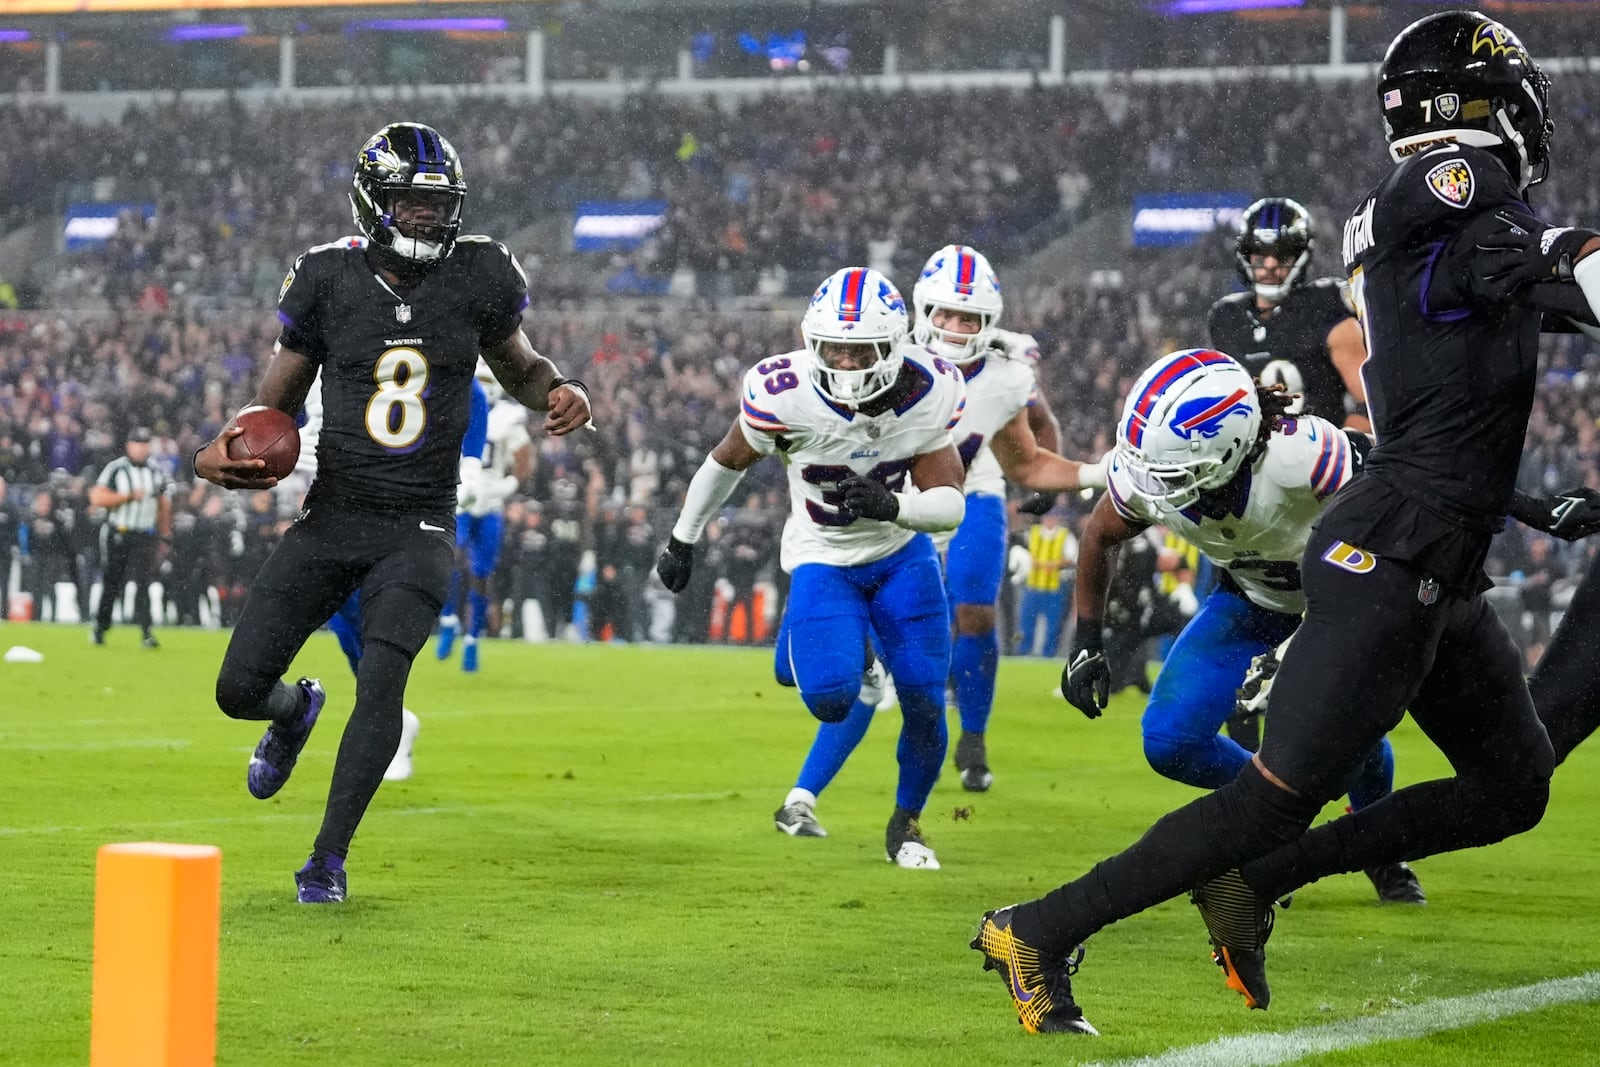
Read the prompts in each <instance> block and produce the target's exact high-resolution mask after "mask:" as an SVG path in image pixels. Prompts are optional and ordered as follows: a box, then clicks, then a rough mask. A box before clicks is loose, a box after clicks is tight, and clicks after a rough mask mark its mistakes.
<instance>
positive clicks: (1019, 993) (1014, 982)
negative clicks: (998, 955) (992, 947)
mask: <svg viewBox="0 0 1600 1067" xmlns="http://www.w3.org/2000/svg"><path fill="white" fill-rule="evenodd" d="M1006 979H1007V981H1009V982H1010V983H1011V995H1012V996H1014V997H1016V998H1017V1003H1018V1004H1028V1003H1030V1002H1031V1001H1032V1000H1033V994H1032V993H1030V992H1028V991H1027V990H1026V989H1025V988H1023V985H1022V975H1021V973H1020V972H1018V970H1017V961H1016V960H1014V959H1012V958H1011V954H1010V953H1009V952H1008V953H1007V954H1006Z"/></svg>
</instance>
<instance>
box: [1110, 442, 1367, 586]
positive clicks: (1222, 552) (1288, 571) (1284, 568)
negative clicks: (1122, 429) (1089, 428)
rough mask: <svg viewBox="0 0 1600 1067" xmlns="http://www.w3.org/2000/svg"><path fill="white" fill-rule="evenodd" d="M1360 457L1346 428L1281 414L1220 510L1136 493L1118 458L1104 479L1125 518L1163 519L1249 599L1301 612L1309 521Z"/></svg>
mask: <svg viewBox="0 0 1600 1067" xmlns="http://www.w3.org/2000/svg"><path fill="white" fill-rule="evenodd" d="M1355 460H1356V457H1355V456H1354V455H1353V454H1352V449H1351V446H1350V439H1349V438H1348V437H1346V436H1345V433H1344V431H1343V430H1341V429H1339V428H1337V427H1336V426H1334V425H1333V424H1332V423H1330V422H1328V421H1327V420H1326V419H1320V418H1317V417H1316V416H1314V415H1313V416H1306V417H1304V418H1300V419H1285V420H1284V421H1283V425H1282V427H1281V428H1280V429H1279V430H1278V432H1276V433H1274V434H1273V435H1272V436H1271V437H1269V438H1268V439H1267V447H1266V449H1265V450H1264V451H1263V452H1262V454H1261V455H1260V456H1259V457H1258V458H1257V459H1256V461H1255V462H1254V463H1253V464H1251V466H1250V467H1249V469H1248V470H1246V471H1245V472H1244V474H1243V475H1242V478H1243V482H1242V485H1241V492H1240V493H1239V494H1237V495H1236V496H1234V497H1233V498H1232V501H1231V507H1228V508H1227V509H1226V510H1225V511H1224V513H1223V514H1222V515H1221V516H1220V517H1219V516H1216V515H1213V514H1211V513H1202V511H1201V510H1200V506H1199V505H1195V506H1191V507H1187V508H1182V509H1178V508H1174V507H1172V506H1171V505H1169V504H1162V503H1158V502H1155V501H1152V500H1150V499H1149V498H1148V497H1145V496H1142V495H1140V494H1138V493H1136V492H1134V488H1135V484H1136V483H1135V481H1134V478H1135V474H1134V472H1133V471H1131V470H1129V469H1128V468H1127V467H1126V466H1124V465H1123V464H1122V463H1121V462H1120V458H1113V459H1112V461H1111V469H1110V471H1109V472H1108V475H1107V479H1106V481H1107V489H1108V491H1109V493H1110V496H1111V503H1112V504H1113V505H1114V506H1115V507H1116V509H1117V513H1118V514H1120V515H1121V516H1122V517H1123V518H1124V519H1126V520H1127V521H1128V522H1130V523H1133V524H1135V525H1138V526H1148V525H1155V524H1160V525H1163V526H1166V527H1167V528H1168V529H1170V530H1171V531H1172V532H1173V533H1175V534H1177V535H1178V536H1179V537H1181V538H1183V539H1184V540H1185V541H1188V542H1189V543H1190V544H1191V545H1194V546H1195V547H1196V548H1198V549H1199V550H1200V551H1201V552H1202V553H1204V554H1205V556H1206V558H1207V559H1209V560H1211V561H1212V562H1213V563H1215V564H1217V566H1219V567H1223V568H1225V569H1226V570H1227V572H1228V575H1229V576H1230V577H1231V578H1232V579H1233V580H1234V582H1235V583H1236V584H1237V585H1238V586H1239V588H1240V590H1241V591H1243V593H1244V594H1245V596H1246V597H1248V598H1249V599H1250V601H1251V602H1252V603H1254V604H1256V605H1257V606H1259V607H1263V608H1266V609H1268V610H1269V611H1281V612H1285V613H1287V614H1292V615H1298V614H1300V613H1301V612H1303V611H1304V610H1305V607H1306V601H1305V594H1304V593H1302V592H1301V590H1300V557H1301V556H1302V555H1304V554H1305V548H1306V540H1307V538H1308V537H1309V536H1310V534H1311V526H1312V524H1313V523H1314V522H1315V521H1316V519H1317V516H1318V515H1320V514H1321V513H1322V508H1323V504H1324V502H1325V501H1326V500H1327V499H1328V498H1329V497H1330V496H1332V495H1333V493H1334V491H1335V490H1337V489H1338V488H1339V487H1340V486H1342V485H1344V484H1345V483H1346V482H1348V481H1349V480H1350V478H1351V476H1352V475H1353V474H1354V468H1355Z"/></svg>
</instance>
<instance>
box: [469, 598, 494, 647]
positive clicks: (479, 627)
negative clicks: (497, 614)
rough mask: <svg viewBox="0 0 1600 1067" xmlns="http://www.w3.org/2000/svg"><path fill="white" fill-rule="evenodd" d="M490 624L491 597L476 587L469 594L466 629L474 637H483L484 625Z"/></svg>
mask: <svg viewBox="0 0 1600 1067" xmlns="http://www.w3.org/2000/svg"><path fill="white" fill-rule="evenodd" d="M488 625H489V598H488V596H487V595H485V594H483V593H480V592H479V591H478V590H476V589H474V590H473V591H472V592H470V593H468V594H467V626H466V631H467V633H468V634H470V635H472V636H473V637H482V636H483V629H484V627H486V626H488Z"/></svg>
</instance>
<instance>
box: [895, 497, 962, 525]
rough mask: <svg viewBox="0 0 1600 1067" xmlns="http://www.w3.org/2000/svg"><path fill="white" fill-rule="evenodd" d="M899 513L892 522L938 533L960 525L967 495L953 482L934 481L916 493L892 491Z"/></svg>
mask: <svg viewBox="0 0 1600 1067" xmlns="http://www.w3.org/2000/svg"><path fill="white" fill-rule="evenodd" d="M895 497H896V498H897V499H898V500H899V501H900V514H898V515H896V516H895V519H894V521H895V525H897V526H904V527H905V528H906V529H908V530H920V531H921V532H923V533H942V532H944V531H945V530H954V529H955V528H956V527H957V526H960V525H961V520H962V519H963V518H965V517H966V513H967V495H966V494H965V493H963V492H962V491H961V490H960V489H957V488H956V487H955V486H953V485H936V486H934V487H933V488H931V489H924V490H922V491H921V492H918V493H896V494H895Z"/></svg>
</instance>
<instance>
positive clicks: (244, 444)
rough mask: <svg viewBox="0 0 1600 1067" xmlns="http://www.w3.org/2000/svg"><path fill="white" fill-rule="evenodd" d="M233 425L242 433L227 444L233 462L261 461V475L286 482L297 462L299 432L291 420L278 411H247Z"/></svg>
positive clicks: (252, 409) (261, 409)
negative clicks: (285, 479) (263, 461)
mask: <svg viewBox="0 0 1600 1067" xmlns="http://www.w3.org/2000/svg"><path fill="white" fill-rule="evenodd" d="M233 424H234V425H235V426H238V427H239V428H240V429H242V430H244V433H242V434H240V435H239V436H238V437H235V438H233V439H232V440H231V441H229V442H228V455H229V456H230V457H232V458H233V459H264V460H266V461H267V465H266V467H265V468H264V469H263V470H262V473H263V474H265V475H266V476H267V477H269V478H287V477H288V476H289V474H290V473H291V472H292V471H293V470H294V465H295V463H296V462H297V461H298V460H299V459H300V429H299V427H297V426H295V424H294V416H293V415H290V414H288V413H287V412H283V411H279V410H278V409H277V408H269V407H262V406H260V405H257V406H256V407H248V408H245V409H244V410H243V411H241V412H239V414H238V415H237V416H236V417H235V418H234V420H233Z"/></svg>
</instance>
